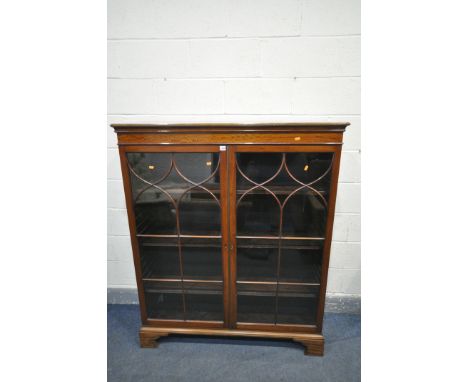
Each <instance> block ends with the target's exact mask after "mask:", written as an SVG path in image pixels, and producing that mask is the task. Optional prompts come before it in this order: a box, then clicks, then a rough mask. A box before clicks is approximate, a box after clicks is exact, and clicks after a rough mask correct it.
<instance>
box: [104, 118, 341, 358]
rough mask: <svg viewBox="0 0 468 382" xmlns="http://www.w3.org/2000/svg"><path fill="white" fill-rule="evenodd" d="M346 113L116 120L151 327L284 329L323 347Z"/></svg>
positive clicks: (160, 330) (145, 319) (144, 336)
mask: <svg viewBox="0 0 468 382" xmlns="http://www.w3.org/2000/svg"><path fill="white" fill-rule="evenodd" d="M347 125H348V123H345V122H343V123H323V122H321V123H288V124H278V123H271V124H252V125H247V124H173V125H170V124H161V125H131V124H113V125H112V127H113V128H114V129H115V131H116V133H117V135H118V145H119V152H120V161H121V168H122V175H123V182H124V188H125V198H126V206H127V212H128V221H129V226H130V235H131V241H132V249H133V259H134V264H135V271H136V281H137V286H138V296H139V302H140V310H141V321H142V326H141V329H140V344H141V346H142V347H156V346H157V339H158V338H159V337H162V336H167V335H169V334H187V335H190V334H192V335H216V336H252V337H269V338H278V339H279V338H284V339H291V340H294V341H298V342H300V343H302V344H303V345H304V346H305V354H309V355H312V354H313V355H323V349H324V338H323V335H322V323H323V313H324V306H325V292H326V286H327V274H328V264H329V257H330V245H331V240H332V229H333V217H334V210H335V199H336V192H337V182H338V172H339V166H340V155H341V146H342V139H343V132H344V130H345V128H346V126H347Z"/></svg>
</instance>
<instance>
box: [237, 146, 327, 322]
mask: <svg viewBox="0 0 468 382" xmlns="http://www.w3.org/2000/svg"><path fill="white" fill-rule="evenodd" d="M335 152H336V150H335V148H333V147H326V146H300V147H291V146H288V147H285V146H253V145H249V146H232V147H230V153H229V171H230V189H231V190H234V191H235V192H232V193H231V198H230V242H231V244H232V246H233V248H232V251H231V261H230V266H231V279H232V282H231V288H232V291H231V305H232V306H231V318H232V320H233V321H235V325H234V327H237V328H240V329H249V328H251V329H254V328H261V327H263V328H268V329H271V330H285V327H287V326H289V327H291V328H292V327H293V326H308V327H311V328H313V327H315V326H316V325H317V322H319V321H321V319H320V317H319V316H318V312H319V311H320V309H319V306H320V304H321V303H323V302H322V301H321V298H324V295H325V289H323V290H321V282H322V278H323V276H322V263H323V255H324V249H325V246H326V243H327V240H326V239H327V220H328V213H329V208H328V204H329V199H330V194H331V192H330V191H331V184H332V181H331V180H332V173H333V163H334V155H336V154H335ZM335 191H336V190H335ZM333 198H334V196H333ZM333 203H334V199H333ZM330 233H331V232H329V234H330ZM325 278H326V273H325Z"/></svg>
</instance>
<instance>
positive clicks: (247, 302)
mask: <svg viewBox="0 0 468 382" xmlns="http://www.w3.org/2000/svg"><path fill="white" fill-rule="evenodd" d="M237 321H238V322H252V323H255V322H259V323H264V324H273V323H274V322H275V296H252V295H245V294H238V297H237Z"/></svg>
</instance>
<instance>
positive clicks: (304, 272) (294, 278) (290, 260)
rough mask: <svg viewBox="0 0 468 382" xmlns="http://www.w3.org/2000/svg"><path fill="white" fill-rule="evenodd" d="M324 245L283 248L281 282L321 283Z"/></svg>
mask: <svg viewBox="0 0 468 382" xmlns="http://www.w3.org/2000/svg"><path fill="white" fill-rule="evenodd" d="M322 252H323V249H322V245H321V244H319V245H316V246H314V247H311V248H307V247H294V246H285V247H282V248H281V267H280V274H279V281H280V282H297V283H311V284H319V283H320V273H321V269H322V266H321V265H322Z"/></svg>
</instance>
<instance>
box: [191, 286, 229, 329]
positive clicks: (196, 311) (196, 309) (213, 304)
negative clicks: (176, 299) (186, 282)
mask: <svg viewBox="0 0 468 382" xmlns="http://www.w3.org/2000/svg"><path fill="white" fill-rule="evenodd" d="M186 292H187V295H186V301H187V320H201V321H223V319H224V311H223V289H222V284H221V283H219V284H218V283H198V284H195V283H193V286H189V288H188V289H187V291H186Z"/></svg>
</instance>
